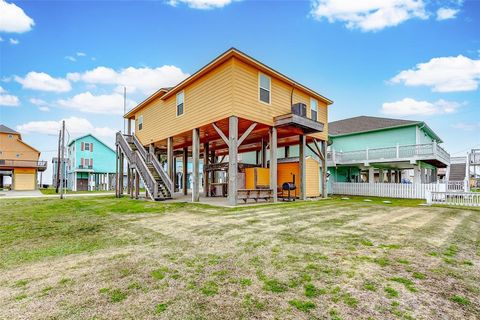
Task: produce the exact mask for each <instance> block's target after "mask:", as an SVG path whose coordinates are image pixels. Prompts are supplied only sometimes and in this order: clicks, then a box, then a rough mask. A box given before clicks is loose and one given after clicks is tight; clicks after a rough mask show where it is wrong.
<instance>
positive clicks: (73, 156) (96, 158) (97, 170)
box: [67, 134, 116, 191]
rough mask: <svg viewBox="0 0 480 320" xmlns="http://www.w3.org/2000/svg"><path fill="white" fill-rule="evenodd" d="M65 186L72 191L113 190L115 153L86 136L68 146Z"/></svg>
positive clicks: (91, 137) (92, 137)
mask: <svg viewBox="0 0 480 320" xmlns="http://www.w3.org/2000/svg"><path fill="white" fill-rule="evenodd" d="M67 154H68V159H69V161H68V168H67V175H68V178H67V184H68V188H69V189H70V190H73V191H93V190H110V189H114V188H115V158H116V156H115V151H114V150H113V149H112V148H110V147H109V146H108V145H107V144H105V143H104V142H103V141H101V140H100V139H98V138H96V137H95V136H93V135H91V134H87V135H84V136H81V137H78V138H76V139H73V140H72V141H71V142H70V143H69V144H68V151H67Z"/></svg>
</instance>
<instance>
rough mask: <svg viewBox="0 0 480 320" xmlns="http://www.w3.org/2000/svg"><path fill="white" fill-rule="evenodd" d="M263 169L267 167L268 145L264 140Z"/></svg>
mask: <svg viewBox="0 0 480 320" xmlns="http://www.w3.org/2000/svg"><path fill="white" fill-rule="evenodd" d="M261 153H262V168H266V167H267V144H266V143H265V140H263V138H262V150H261Z"/></svg>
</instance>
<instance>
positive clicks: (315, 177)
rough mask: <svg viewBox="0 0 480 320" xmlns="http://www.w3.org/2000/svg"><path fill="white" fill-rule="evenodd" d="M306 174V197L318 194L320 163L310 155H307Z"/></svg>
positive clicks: (317, 195)
mask: <svg viewBox="0 0 480 320" xmlns="http://www.w3.org/2000/svg"><path fill="white" fill-rule="evenodd" d="M305 170H306V176H307V181H306V182H307V186H306V188H307V197H319V196H320V164H319V163H318V162H317V161H316V160H315V159H313V158H312V157H307V160H306V165H305Z"/></svg>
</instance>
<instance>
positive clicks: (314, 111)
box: [310, 98, 318, 121]
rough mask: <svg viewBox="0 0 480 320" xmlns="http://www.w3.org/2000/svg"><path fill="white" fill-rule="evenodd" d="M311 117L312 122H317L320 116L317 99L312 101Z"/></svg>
mask: <svg viewBox="0 0 480 320" xmlns="http://www.w3.org/2000/svg"><path fill="white" fill-rule="evenodd" d="M310 113H311V115H310V117H311V119H312V120H314V121H317V116H318V102H317V100H315V99H313V98H312V99H310Z"/></svg>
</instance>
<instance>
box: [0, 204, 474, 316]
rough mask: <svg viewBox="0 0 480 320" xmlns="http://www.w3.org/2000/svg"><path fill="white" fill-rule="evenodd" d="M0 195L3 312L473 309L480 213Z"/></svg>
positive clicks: (400, 312) (403, 312)
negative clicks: (232, 206)
mask: <svg viewBox="0 0 480 320" xmlns="http://www.w3.org/2000/svg"><path fill="white" fill-rule="evenodd" d="M392 202H393V203H392V204H384V203H382V202H381V201H380V200H378V199H374V201H372V202H364V201H363V198H357V199H349V200H341V199H330V200H320V201H307V202H297V203H287V204H279V205H266V206H254V207H245V208H239V209H225V208H217V207H209V206H205V205H193V204H183V203H171V204H167V203H153V202H144V201H135V200H130V199H127V198H123V199H120V200H119V199H115V198H113V197H98V198H76V199H73V198H72V199H65V200H63V201H61V200H58V199H51V198H50V199H41V198H38V199H10V200H7V199H4V200H0V319H478V318H480V211H478V210H476V211H475V210H468V209H459V208H439V207H421V206H418V202H417V201H401V200H392Z"/></svg>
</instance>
